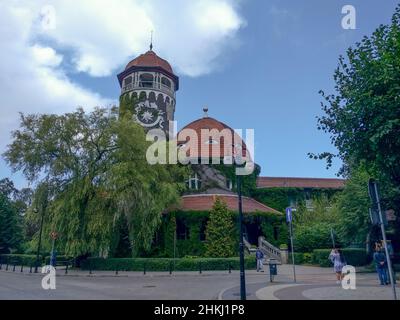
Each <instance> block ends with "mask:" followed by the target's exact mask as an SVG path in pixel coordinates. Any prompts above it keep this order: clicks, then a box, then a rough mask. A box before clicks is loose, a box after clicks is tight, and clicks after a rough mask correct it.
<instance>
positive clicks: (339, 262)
mask: <svg viewBox="0 0 400 320" xmlns="http://www.w3.org/2000/svg"><path fill="white" fill-rule="evenodd" d="M329 260H331V262H332V263H333V270H334V271H335V274H336V283H337V284H340V283H341V281H342V279H343V274H342V270H343V267H344V266H345V265H347V263H346V259H345V257H344V255H343V253H342V251H341V250H340V249H336V248H335V249H332V251H331V253H330V255H329Z"/></svg>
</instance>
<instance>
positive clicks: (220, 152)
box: [178, 117, 246, 158]
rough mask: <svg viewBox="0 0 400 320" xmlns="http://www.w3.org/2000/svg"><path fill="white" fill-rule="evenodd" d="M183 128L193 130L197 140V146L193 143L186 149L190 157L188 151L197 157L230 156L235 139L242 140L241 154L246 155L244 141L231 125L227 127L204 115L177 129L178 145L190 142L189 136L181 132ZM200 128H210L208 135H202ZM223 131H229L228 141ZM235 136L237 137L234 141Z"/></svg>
mask: <svg viewBox="0 0 400 320" xmlns="http://www.w3.org/2000/svg"><path fill="white" fill-rule="evenodd" d="M185 129H191V130H194V131H195V132H196V136H197V140H198V142H197V148H196V145H195V144H193V145H190V150H188V153H187V155H188V156H189V157H190V154H189V151H190V152H191V153H192V154H195V155H198V158H207V157H211V158H223V157H225V156H232V151H233V145H234V144H235V142H236V141H242V152H243V153H242V156H243V157H246V145H245V143H244V141H243V140H242V139H241V138H240V136H239V135H238V134H236V133H235V131H234V130H233V129H232V128H231V127H229V126H228V125H226V124H225V123H223V122H221V121H218V120H216V119H214V118H210V117H204V118H201V119H198V120H196V121H193V122H191V123H190V124H188V125H187V126H186V127H184V128H183V129H182V130H181V131H179V133H178V145H182V144H185V143H190V138H188V137H186V136H185V135H184V134H183V131H184V130H185ZM202 129H207V130H210V136H207V137H202ZM211 130H213V131H211ZM224 131H225V132H229V133H230V134H229V136H227V137H226V138H228V139H229V141H226V140H227V139H225V136H224V134H225V132H224ZM235 137H236V139H237V140H236V141H235ZM210 139H211V140H214V141H216V142H217V143H218V145H219V147H218V145H214V144H211V143H208V142H209V141H210ZM203 140H204V141H203ZM236 144H237V143H236ZM188 147H189V145H188Z"/></svg>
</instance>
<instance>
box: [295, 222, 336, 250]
mask: <svg viewBox="0 0 400 320" xmlns="http://www.w3.org/2000/svg"><path fill="white" fill-rule="evenodd" d="M330 232H331V226H330V225H329V224H327V223H314V224H312V225H309V226H307V225H302V226H298V227H296V228H295V231H294V248H295V250H296V251H298V252H311V251H312V250H314V249H317V248H332V240H331V233H330Z"/></svg>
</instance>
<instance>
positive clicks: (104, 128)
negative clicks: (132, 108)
mask: <svg viewBox="0 0 400 320" xmlns="http://www.w3.org/2000/svg"><path fill="white" fill-rule="evenodd" d="M13 138H14V141H13V142H12V144H11V145H10V146H9V147H8V150H7V151H6V152H5V154H4V157H5V159H6V161H7V162H8V164H9V165H10V166H11V167H12V169H13V170H15V171H22V172H23V173H24V174H25V176H26V178H27V179H28V180H29V181H30V182H32V183H37V184H39V185H45V186H46V192H47V197H41V196H40V197H38V196H37V198H40V199H42V200H40V201H39V205H40V206H41V207H43V208H45V210H38V212H37V213H35V212H34V211H33V210H32V211H31V212H30V213H29V214H28V216H29V217H30V218H32V220H33V221H36V222H37V221H38V219H40V217H41V215H42V213H44V214H45V225H44V231H43V234H44V238H43V244H44V247H45V248H48V246H49V241H50V239H49V236H48V235H49V234H50V232H51V231H54V230H55V231H57V232H58V233H59V235H60V238H59V241H58V243H59V246H60V250H62V251H63V252H65V253H66V254H68V255H72V256H79V255H84V254H87V253H98V252H102V253H108V252H110V251H111V250H112V248H113V245H114V244H115V237H116V233H118V232H120V230H121V229H120V226H119V225H118V223H117V222H118V221H120V217H121V216H125V217H126V223H127V225H128V230H129V240H130V242H131V243H132V248H133V254H136V253H137V252H138V251H139V250H141V249H143V250H148V249H149V248H150V245H151V243H152V240H153V236H154V233H155V230H156V229H157V228H158V226H159V224H160V222H161V212H162V211H163V210H165V208H167V207H169V206H170V205H172V204H174V203H176V201H177V200H178V197H179V190H180V189H179V188H180V186H182V185H183V184H184V183H183V181H184V179H183V177H186V169H184V168H182V167H179V166H166V165H149V164H148V162H147V160H146V157H145V155H146V151H147V147H148V146H149V143H148V142H147V141H146V138H145V133H144V130H143V128H142V127H141V126H139V125H138V124H137V123H135V121H134V120H133V119H132V116H131V114H129V113H126V114H124V116H121V117H119V114H118V110H117V109H115V108H113V109H112V110H108V109H101V108H97V109H95V110H94V111H93V112H91V113H85V112H84V111H83V109H78V110H77V111H76V112H73V113H68V114H64V115H28V116H25V115H21V127H20V129H19V130H16V131H14V132H13ZM180 179H182V180H180ZM180 181H182V182H180ZM38 192H39V190H37V193H38ZM48 199H51V201H50V200H48ZM47 202H48V203H47ZM44 204H45V205H44ZM39 209H40V208H39ZM36 237H37V234H36ZM34 238H35V237H34ZM34 240H35V239H34Z"/></svg>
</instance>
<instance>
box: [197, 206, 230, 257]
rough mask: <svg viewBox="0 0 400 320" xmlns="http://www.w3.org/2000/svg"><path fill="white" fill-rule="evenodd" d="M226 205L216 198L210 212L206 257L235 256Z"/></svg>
mask: <svg viewBox="0 0 400 320" xmlns="http://www.w3.org/2000/svg"><path fill="white" fill-rule="evenodd" d="M234 228H235V227H234V224H233V221H232V215H231V214H230V213H229V210H228V207H227V205H226V203H225V202H224V201H223V200H221V199H220V198H217V199H216V201H215V203H214V206H213V208H212V210H211V212H210V219H209V221H208V223H207V229H206V253H205V254H206V256H207V257H219V258H220V257H232V256H234V255H235V253H236V250H235V243H236V241H235V237H234V236H235V229H234Z"/></svg>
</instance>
